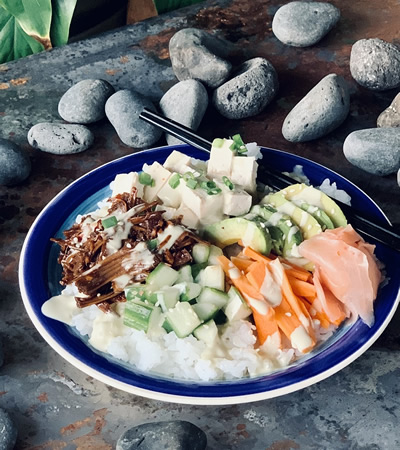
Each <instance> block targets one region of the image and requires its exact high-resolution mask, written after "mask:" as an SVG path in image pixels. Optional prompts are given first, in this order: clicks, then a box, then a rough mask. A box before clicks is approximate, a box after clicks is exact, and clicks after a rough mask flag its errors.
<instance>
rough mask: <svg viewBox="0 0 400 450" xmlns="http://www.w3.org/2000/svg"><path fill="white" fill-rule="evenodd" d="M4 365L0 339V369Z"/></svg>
mask: <svg viewBox="0 0 400 450" xmlns="http://www.w3.org/2000/svg"><path fill="white" fill-rule="evenodd" d="M3 364H4V350H3V341H2V340H1V337H0V367H1V366H2V365H3Z"/></svg>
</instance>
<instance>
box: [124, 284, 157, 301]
mask: <svg viewBox="0 0 400 450" xmlns="http://www.w3.org/2000/svg"><path fill="white" fill-rule="evenodd" d="M124 292H125V297H126V299H127V300H128V301H130V300H148V297H149V295H150V293H151V292H150V291H149V289H148V286H146V285H144V284H132V285H130V286H126V287H125V289H124Z"/></svg>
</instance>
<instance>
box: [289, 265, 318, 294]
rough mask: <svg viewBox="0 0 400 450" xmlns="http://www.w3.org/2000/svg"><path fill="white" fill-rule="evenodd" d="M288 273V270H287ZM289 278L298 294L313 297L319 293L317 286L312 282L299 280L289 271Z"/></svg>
mask: <svg viewBox="0 0 400 450" xmlns="http://www.w3.org/2000/svg"><path fill="white" fill-rule="evenodd" d="M286 273H287V271H286ZM287 276H288V280H289V283H290V286H292V289H293V292H294V293H295V294H296V295H300V296H303V297H311V298H315V297H316V295H317V293H316V290H315V286H314V285H313V284H311V283H307V282H306V281H303V280H299V279H298V278H295V277H293V276H291V275H290V274H288V273H287Z"/></svg>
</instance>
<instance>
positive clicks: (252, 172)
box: [230, 156, 258, 194]
mask: <svg viewBox="0 0 400 450" xmlns="http://www.w3.org/2000/svg"><path fill="white" fill-rule="evenodd" d="M257 168H258V164H257V162H256V159H255V157H254V156H235V157H234V158H233V163H232V173H231V177H230V180H231V181H232V183H234V184H238V185H240V186H241V187H242V188H243V189H244V190H245V191H247V192H249V193H251V194H252V193H254V192H255V191H256V178H257Z"/></svg>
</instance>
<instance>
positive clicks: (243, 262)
mask: <svg viewBox="0 0 400 450" xmlns="http://www.w3.org/2000/svg"><path fill="white" fill-rule="evenodd" d="M231 261H232V262H233V264H235V266H236V267H237V268H238V269H239V270H243V271H244V272H245V271H246V270H247V269H248V267H249V266H251V265H252V264H253V262H254V261H252V260H251V259H248V258H239V257H237V256H232V258H231Z"/></svg>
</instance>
